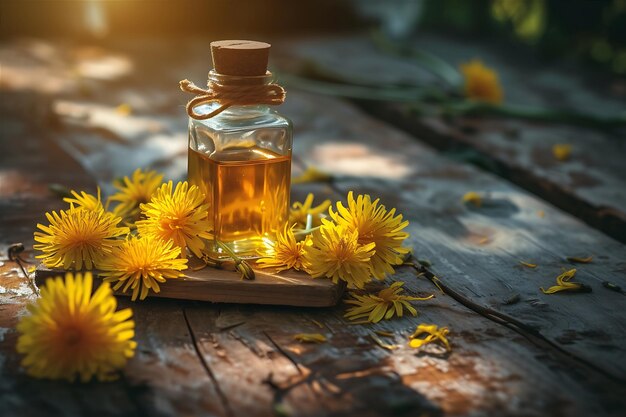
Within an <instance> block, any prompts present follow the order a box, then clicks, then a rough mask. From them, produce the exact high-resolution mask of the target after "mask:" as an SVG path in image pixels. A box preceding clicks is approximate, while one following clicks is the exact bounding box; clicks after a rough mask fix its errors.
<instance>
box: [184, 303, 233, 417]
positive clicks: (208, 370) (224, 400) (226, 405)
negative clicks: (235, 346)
mask: <svg viewBox="0 0 626 417" xmlns="http://www.w3.org/2000/svg"><path fill="white" fill-rule="evenodd" d="M182 310H183V317H184V318H185V324H186V325H187V330H188V331H189V336H190V338H191V342H192V344H193V348H194V350H195V351H196V355H197V356H198V359H199V360H200V363H202V366H203V367H204V370H205V371H206V373H207V375H208V376H209V378H210V379H211V381H212V382H213V384H214V385H215V392H216V393H217V395H218V396H219V398H220V401H221V402H222V406H223V407H224V410H225V411H226V413H227V415H228V416H229V417H235V413H234V412H233V410H232V408H231V407H230V404H229V402H228V398H227V397H226V395H225V394H224V392H223V391H222V389H221V388H220V384H219V382H218V381H217V378H216V377H215V374H214V373H213V371H212V370H211V367H210V366H209V364H208V363H207V361H206V360H205V359H204V356H203V355H202V352H201V351H200V347H199V346H198V341H197V339H196V335H195V333H194V331H193V329H192V328H191V323H189V318H188V317H187V310H186V309H185V308H183V309H182Z"/></svg>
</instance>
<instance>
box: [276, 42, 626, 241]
mask: <svg viewBox="0 0 626 417" xmlns="http://www.w3.org/2000/svg"><path fill="white" fill-rule="evenodd" d="M412 45H413V46H415V47H418V48H421V49H422V50H425V51H428V52H431V53H435V54H436V55H438V56H440V57H442V58H443V59H444V60H446V61H447V62H449V63H450V64H451V65H452V66H457V65H459V64H460V63H462V62H466V61H468V60H470V59H473V58H482V59H483V60H484V61H485V62H486V64H487V65H490V66H492V67H494V68H495V69H497V70H498V72H499V73H500V78H501V80H502V83H503V88H504V91H505V100H506V102H507V103H513V104H519V105H529V106H538V107H545V108H561V109H566V110H571V111H579V112H583V113H591V114H594V115H599V116H608V115H618V114H620V112H623V109H624V94H623V92H622V93H620V92H619V89H616V88H612V87H611V83H610V82H604V81H603V82H602V83H600V82H597V81H598V80H599V79H604V78H605V77H604V74H593V73H589V72H588V71H582V70H581V69H580V68H575V69H572V68H571V67H569V66H567V65H566V64H560V65H559V64H557V63H551V64H549V65H546V64H545V63H543V62H538V61H535V60H534V59H533V58H532V57H530V56H528V55H529V54H528V53H526V52H524V51H517V50H516V51H512V50H510V49H509V50H507V49H505V48H503V47H502V46H501V45H497V44H489V43H488V42H484V40H481V42H480V43H476V42H472V41H468V40H467V39H461V40H457V39H453V38H441V37H437V36H428V35H420V37H419V39H417V40H415V41H414V42H412ZM281 46H282V48H280V47H281ZM279 48H280V50H281V52H282V54H283V55H282V58H283V59H282V60H281V61H280V62H281V63H282V64H283V66H285V67H287V68H298V65H299V64H298V63H302V62H303V61H304V62H309V63H310V62H314V63H315V65H317V66H318V67H319V68H321V69H322V71H327V72H328V74H330V76H331V77H338V79H342V80H345V81H347V82H356V83H364V84H366V85H415V84H418V85H429V84H432V83H436V82H437V80H436V78H434V77H433V75H432V74H429V73H427V72H426V71H424V70H423V69H419V65H416V64H415V63H413V62H411V61H410V60H409V59H406V58H401V57H397V56H392V55H389V54H387V53H385V52H383V51H381V50H380V49H377V48H376V47H375V46H374V45H373V43H372V42H371V41H370V40H369V39H368V38H367V37H365V36H337V37H330V38H325V39H323V40H320V39H319V38H311V39H308V40H302V39H299V40H298V42H297V44H296V43H292V42H285V43H282V44H281V45H280V46H279ZM347 51H349V54H350V56H351V57H353V58H352V59H349V60H346V59H343V57H344V56H345V54H346V53H348V52H347ZM531 74H532V75H531ZM359 104H360V105H361V106H362V107H363V108H364V109H366V110H367V111H368V112H369V113H371V114H374V115H376V116H377V117H380V118H382V119H384V120H386V121H389V122H391V123H392V124H394V125H396V126H398V127H401V128H403V129H405V130H407V131H408V132H410V133H412V134H414V135H415V136H416V137H418V138H419V139H420V140H422V141H424V142H427V143H428V144H430V145H432V146H434V147H436V148H438V149H440V150H445V151H448V152H449V153H450V156H451V157H453V158H456V159H463V160H465V161H467V162H470V163H475V164H478V165H479V166H480V167H481V168H483V169H488V170H490V171H492V172H494V173H496V174H498V175H500V176H502V177H504V178H506V179H507V180H510V181H513V182H514V183H516V184H518V185H519V186H521V187H523V188H525V189H527V190H529V191H531V192H533V193H535V194H537V195H539V196H540V197H541V198H542V199H544V200H547V201H549V202H551V203H552V204H554V205H556V206H557V207H559V208H561V209H562V210H565V211H568V212H570V213H572V214H574V215H575V216H577V217H579V218H581V219H583V220H584V221H585V222H587V223H589V224H590V225H592V226H593V227H595V228H598V229H600V230H602V231H603V232H604V233H606V234H608V235H610V236H612V237H614V238H615V239H618V240H620V241H622V242H626V210H625V209H624V207H626V183H625V180H624V179H625V178H626V165H624V164H623V163H622V155H623V153H624V146H623V140H622V139H623V129H622V130H621V131H620V130H617V131H599V130H594V129H590V128H583V127H573V126H567V125H563V124H545V123H543V124H542V123H535V122H528V121H520V120H511V119H493V118H489V117H484V118H481V117H469V116H468V117H458V118H448V117H445V116H442V113H441V111H439V110H438V108H437V107H436V106H434V105H432V104H429V103H425V102H416V103H412V104H406V103H404V104H393V103H381V102H373V101H360V102H359ZM563 143H566V144H569V145H571V146H572V156H571V158H570V160H568V161H559V160H557V159H556V158H555V157H554V156H553V155H552V146H553V145H556V144H563Z"/></svg>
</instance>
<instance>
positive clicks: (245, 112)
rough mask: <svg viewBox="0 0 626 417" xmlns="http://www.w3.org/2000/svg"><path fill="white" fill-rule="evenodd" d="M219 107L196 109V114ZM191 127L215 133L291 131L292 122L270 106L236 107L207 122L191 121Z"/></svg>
mask: <svg viewBox="0 0 626 417" xmlns="http://www.w3.org/2000/svg"><path fill="white" fill-rule="evenodd" d="M217 107H219V105H216V104H207V105H203V106H198V107H196V109H195V110H196V112H198V113H201V114H207V113H210V112H211V111H213V110H215V109H216V108H217ZM190 127H196V128H204V129H209V130H212V131H215V132H224V133H232V132H237V131H247V130H251V129H260V128H270V129H272V128H273V129H286V130H289V131H291V130H292V124H291V121H290V120H289V119H288V118H286V117H285V116H283V115H281V114H280V113H279V112H277V111H276V110H274V109H272V108H270V107H269V106H236V107H231V108H229V109H226V110H225V111H223V112H222V113H220V114H218V115H216V116H214V117H212V118H210V119H206V120H196V119H190Z"/></svg>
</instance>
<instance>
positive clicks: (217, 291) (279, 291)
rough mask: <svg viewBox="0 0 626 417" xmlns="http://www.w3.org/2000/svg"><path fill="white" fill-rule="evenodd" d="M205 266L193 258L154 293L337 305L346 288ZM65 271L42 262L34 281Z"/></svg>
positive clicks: (287, 274)
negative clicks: (246, 276) (244, 275)
mask: <svg viewBox="0 0 626 417" xmlns="http://www.w3.org/2000/svg"><path fill="white" fill-rule="evenodd" d="M253 265H254V264H253ZM202 266H203V264H202V263H201V262H199V261H197V260H194V259H193V258H192V259H191V260H190V262H189V269H187V270H186V271H185V272H184V274H185V276H183V277H180V278H176V279H172V280H169V281H168V282H167V285H163V286H161V288H160V291H159V292H158V293H153V294H151V296H153V297H160V298H174V299H178V300H194V301H209V302H212V303H236V304H270V305H285V306H296V307H331V306H334V305H337V303H338V302H339V300H340V299H341V296H342V295H343V291H344V288H345V286H344V285H343V284H335V283H333V282H332V281H331V280H329V279H311V277H310V276H309V275H307V274H305V273H304V272H298V271H292V270H289V271H284V272H282V273H279V274H277V273H275V272H272V270H271V269H258V268H254V273H255V279H254V280H245V279H242V278H241V274H240V273H238V272H237V271H236V270H235V269H234V265H233V264H232V262H231V263H230V265H228V263H226V262H225V263H224V265H223V267H222V268H221V269H216V268H202ZM199 268H202V269H199ZM63 274H64V271H63V270H55V269H49V268H46V267H44V266H41V265H40V266H39V267H38V268H37V270H36V271H35V283H36V284H37V286H41V285H43V284H44V283H45V282H46V280H47V279H49V278H53V277H57V276H59V275H63ZM115 294H117V295H122V296H128V297H130V296H131V295H132V291H127V292H125V293H124V292H123V291H122V290H121V289H120V290H117V291H115Z"/></svg>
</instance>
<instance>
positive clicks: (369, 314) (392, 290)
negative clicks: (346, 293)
mask: <svg viewBox="0 0 626 417" xmlns="http://www.w3.org/2000/svg"><path fill="white" fill-rule="evenodd" d="M403 285H404V282H401V281H396V282H394V283H393V284H391V285H390V286H389V287H388V288H385V289H384V290H381V291H379V292H378V294H376V295H374V294H365V295H358V294H354V293H352V294H350V295H352V297H353V299H349V300H346V303H348V304H352V305H354V306H355V307H350V308H349V309H348V312H347V313H346V314H345V315H344V317H346V318H347V319H349V320H359V319H365V320H366V321H367V322H368V323H378V322H379V321H381V320H383V319H385V320H389V319H390V318H392V317H393V316H394V314H395V315H396V316H398V317H402V315H403V314H404V309H405V308H406V309H407V310H408V311H409V313H411V314H412V315H413V316H414V317H415V316H417V310H416V309H415V308H414V307H413V306H412V305H411V303H410V301H424V300H429V299H431V298H433V296H432V295H430V296H428V297H412V296H409V295H402V294H401V293H402V286H403Z"/></svg>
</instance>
